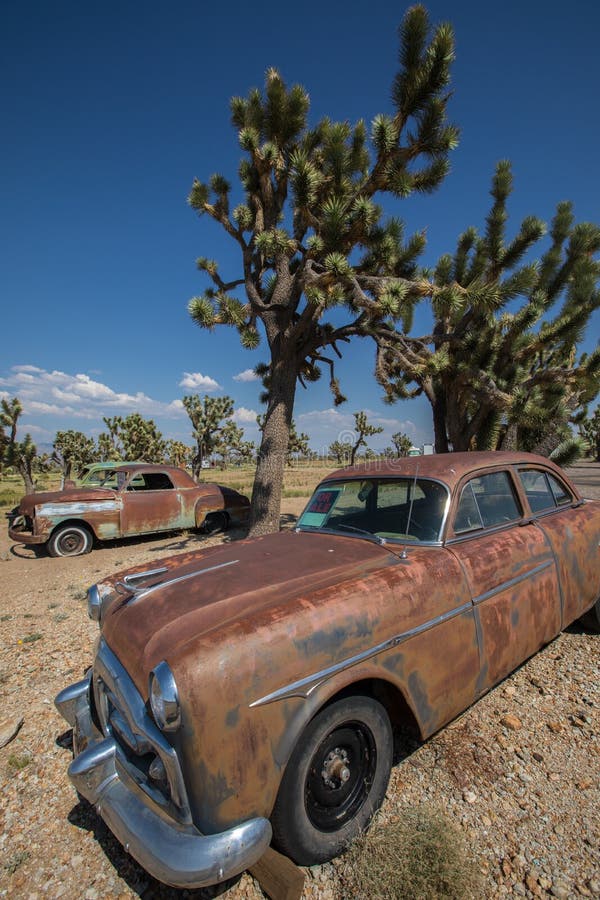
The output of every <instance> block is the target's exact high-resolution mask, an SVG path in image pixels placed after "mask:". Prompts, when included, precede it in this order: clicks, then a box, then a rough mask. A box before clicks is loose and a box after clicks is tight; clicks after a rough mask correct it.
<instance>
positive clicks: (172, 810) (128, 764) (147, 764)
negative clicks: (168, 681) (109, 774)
mask: <svg viewBox="0 0 600 900" xmlns="http://www.w3.org/2000/svg"><path fill="white" fill-rule="evenodd" d="M92 684H93V698H92V699H93V707H94V711H95V716H96V717H97V719H98V724H99V725H100V730H101V731H102V733H103V734H104V735H105V736H106V737H112V738H113V740H114V741H115V743H116V746H117V753H116V762H117V766H120V768H121V770H122V771H124V773H125V774H126V775H127V776H129V778H130V779H131V780H132V781H133V782H134V783H135V785H137V787H138V788H139V789H140V790H141V791H143V792H144V794H146V795H147V796H148V797H150V798H151V799H152V800H153V801H154V802H155V803H156V804H158V805H159V806H160V807H161V808H163V809H166V810H167V811H168V812H169V814H170V815H173V816H174V817H175V818H177V819H178V820H180V821H181V822H189V821H190V815H189V806H188V803H187V795H186V792H185V787H184V784H183V777H182V774H181V769H180V766H179V760H178V758H177V754H176V753H175V750H174V749H173V747H171V745H170V744H169V743H168V741H167V740H166V738H165V736H164V735H163V734H162V732H161V731H160V730H159V729H158V728H157V726H156V724H155V722H154V721H153V719H152V718H151V717H150V716H149V714H148V711H147V709H146V705H145V703H144V701H143V699H142V697H141V695H140V693H139V692H138V690H137V688H136V687H135V685H134V683H133V681H132V680H131V678H130V677H129V675H128V674H127V672H126V670H125V669H124V667H123V666H122V665H121V663H120V662H119V660H118V659H117V657H116V656H115V654H114V653H113V652H112V650H110V648H109V647H108V645H107V644H106V642H105V641H103V640H101V641H100V645H99V648H98V654H97V656H96V660H95V662H94V673H93V678H92Z"/></svg>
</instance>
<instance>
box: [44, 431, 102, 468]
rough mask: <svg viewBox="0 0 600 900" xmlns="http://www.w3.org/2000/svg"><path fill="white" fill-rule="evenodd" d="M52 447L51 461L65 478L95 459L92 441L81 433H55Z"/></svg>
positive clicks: (94, 448)
mask: <svg viewBox="0 0 600 900" xmlns="http://www.w3.org/2000/svg"><path fill="white" fill-rule="evenodd" d="M52 447H53V452H52V460H53V461H54V462H56V463H58V465H59V466H60V467H61V469H62V473H63V476H64V477H65V478H70V477H71V473H72V471H73V470H75V471H79V470H80V469H81V467H82V466H85V465H86V464H87V463H91V462H94V460H95V459H96V447H95V444H94V441H93V439H92V438H90V437H87V436H86V435H85V434H84V433H83V432H82V431H57V432H56V437H55V438H54V443H53V445H52Z"/></svg>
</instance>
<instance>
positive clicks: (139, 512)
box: [121, 489, 185, 536]
mask: <svg viewBox="0 0 600 900" xmlns="http://www.w3.org/2000/svg"><path fill="white" fill-rule="evenodd" d="M122 496H123V511H122V513H121V533H122V535H123V536H125V535H128V534H144V533H146V532H152V531H171V530H173V529H177V528H182V527H185V526H184V525H183V523H182V516H181V497H180V492H179V491H177V490H172V489H169V490H161V491H124V492H123V495H122Z"/></svg>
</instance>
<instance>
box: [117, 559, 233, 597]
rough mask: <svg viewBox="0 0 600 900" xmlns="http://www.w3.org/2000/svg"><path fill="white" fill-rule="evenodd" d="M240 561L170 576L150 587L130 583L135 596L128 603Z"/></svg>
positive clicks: (231, 561)
mask: <svg viewBox="0 0 600 900" xmlns="http://www.w3.org/2000/svg"><path fill="white" fill-rule="evenodd" d="M237 563H239V559H232V560H230V561H229V562H224V563H219V564H218V565H216V566H209V567H208V568H207V569H199V570H198V571H197V572H189V573H188V574H187V575H179V576H178V577H177V578H169V579H167V580H166V581H159V582H158V583H157V584H152V585H150V587H148V588H144V589H141V590H140V589H139V588H133V587H132V586H131V585H129V586H128V587H129V590H133V591H134V592H135V593H134V596H133V597H132V598H131V599H130V600H128V601H127V603H129V604H132V603H135V602H136V601H137V600H141V599H142V597H147V596H148V594H151V593H152V592H153V591H157V590H159V589H160V588H164V587H170V586H171V585H172V584H181V582H183V581H190V580H191V579H192V578H198V577H199V576H200V575H206V573H207V572H216V570H217V569H226V568H227V566H235V565H237Z"/></svg>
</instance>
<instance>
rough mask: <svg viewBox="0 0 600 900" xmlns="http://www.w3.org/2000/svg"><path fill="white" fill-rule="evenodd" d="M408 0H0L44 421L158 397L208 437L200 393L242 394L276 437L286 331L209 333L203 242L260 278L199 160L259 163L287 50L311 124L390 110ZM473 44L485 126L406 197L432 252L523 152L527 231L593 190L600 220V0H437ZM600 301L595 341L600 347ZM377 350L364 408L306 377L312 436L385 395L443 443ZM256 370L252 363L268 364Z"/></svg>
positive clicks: (461, 101)
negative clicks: (250, 345)
mask: <svg viewBox="0 0 600 900" xmlns="http://www.w3.org/2000/svg"><path fill="white" fill-rule="evenodd" d="M405 8H406V7H403V6H402V5H400V6H399V5H398V4H393V3H388V2H377V0H375V2H372V3H371V4H369V5H368V6H367V5H365V4H359V3H357V2H353V0H344V2H342V0H332V2H327V0H326V2H323V0H321V2H319V3H318V4H317V3H316V2H314V0H308V2H304V3H303V4H301V5H300V6H298V5H295V6H291V5H290V6H285V5H284V6H281V5H280V6H279V7H276V8H275V7H273V5H272V4H267V3H264V2H262V0H255V2H253V3H251V4H248V3H238V2H237V0H233V2H232V0H230V2H229V3H227V4H225V3H223V4H213V5H211V6H210V7H208V6H207V5H206V4H201V3H191V2H177V0H175V2H173V3H171V4H166V3H159V2H155V0H148V2H145V3H141V2H132V0H122V2H118V3H117V2H114V0H108V2H104V3H102V4H100V3H81V2H79V0H77V2H74V0H57V2H56V3H52V4H51V3H48V2H40V0H21V2H16V0H7V2H5V3H4V4H3V5H2V10H1V12H0V75H1V77H0V104H1V107H0V108H1V115H2V124H3V128H2V131H3V137H2V142H1V143H0V154H1V159H2V165H1V166H0V292H1V294H0V296H1V301H2V322H3V340H2V355H1V358H0V392H1V393H2V394H3V395H6V396H15V395H17V396H19V397H20V398H21V400H22V402H23V405H24V410H25V412H24V415H23V417H22V424H23V431H25V430H28V431H30V432H31V434H32V436H33V437H34V439H35V440H36V441H37V442H38V443H40V444H43V443H48V442H51V441H52V439H53V437H54V435H55V433H56V431H57V430H59V429H61V430H62V429H66V428H76V429H79V430H82V431H85V432H86V433H88V434H90V435H94V436H96V435H97V434H98V433H99V431H101V430H102V428H103V425H102V416H103V415H117V414H120V415H127V414H128V413H130V412H134V411H139V412H141V413H142V414H143V415H146V416H148V417H152V418H154V419H155V421H156V422H157V423H158V424H159V427H160V428H161V430H162V431H163V434H164V435H165V436H167V437H173V438H177V439H180V440H183V441H186V442H187V443H190V442H191V433H190V425H189V420H188V419H187V417H186V415H185V413H184V412H183V411H182V409H181V397H182V396H183V395H184V394H186V393H200V394H204V393H205V392H210V393H214V394H219V393H226V394H229V395H230V396H232V397H233V398H234V399H235V403H236V418H237V420H238V421H239V422H240V423H241V424H242V425H244V427H245V428H246V436H247V437H248V438H253V439H256V437H257V432H256V428H255V425H254V418H255V413H256V412H257V411H260V405H259V403H258V394H259V389H260V385H259V384H258V383H257V382H255V381H252V380H248V379H249V377H250V376H249V374H248V370H250V369H251V368H252V367H253V366H254V365H256V363H257V362H258V361H260V360H262V359H264V358H265V353H266V351H265V349H264V348H263V349H262V350H261V348H259V349H258V350H257V351H256V352H248V351H245V350H243V349H242V348H241V347H240V345H239V342H238V339H237V337H236V334H235V332H233V331H230V330H229V329H216V330H215V331H214V332H212V333H208V332H205V331H202V330H200V329H199V328H198V327H197V326H195V325H194V324H193V323H192V321H191V320H190V318H189V316H188V313H187V303H188V301H189V299H190V298H191V297H192V296H194V295H195V294H200V293H202V291H203V288H204V287H205V282H204V281H203V280H202V276H201V275H200V273H198V272H197V271H196V267H195V260H196V258H197V257H198V256H207V257H210V258H214V259H217V260H218V261H219V262H220V270H221V272H222V274H223V276H224V277H226V278H227V279H229V278H235V277H238V273H239V268H238V259H237V255H236V251H235V247H233V246H232V245H231V243H230V242H229V241H228V240H227V239H226V238H225V236H224V235H222V234H221V233H220V230H219V228H218V227H217V226H216V225H215V224H214V223H213V222H211V221H210V220H207V219H199V218H198V217H197V216H196V214H195V213H193V212H192V210H191V209H190V208H189V207H188V206H187V203H186V198H187V195H188V193H189V189H190V187H191V184H192V180H193V178H194V177H198V178H200V179H201V180H205V179H207V178H208V177H209V176H210V175H211V174H212V173H213V172H215V171H220V172H222V173H223V174H224V175H226V176H227V177H229V178H230V180H235V173H236V171H237V165H238V161H239V158H240V156H241V151H240V150H239V148H238V146H237V142H236V138H235V134H234V131H233V129H232V128H231V126H230V123H229V105H228V104H229V98H230V97H231V96H232V95H236V94H246V93H247V91H248V89H249V88H251V87H253V86H261V85H262V83H263V76H264V72H265V70H266V69H267V68H268V67H270V66H276V67H277V68H279V70H280V71H281V73H282V75H283V76H284V78H285V79H286V81H287V82H288V83H293V82H300V83H301V84H303V85H304V86H305V87H306V88H307V90H308V92H309V94H310V96H311V101H312V107H311V120H312V121H313V122H314V121H316V120H317V119H318V118H320V117H321V116H323V115H329V116H331V117H332V118H333V119H348V120H350V121H352V122H354V121H356V120H357V119H359V118H364V119H365V120H366V121H367V122H370V121H371V119H372V118H373V117H374V115H375V114H377V113H378V112H384V111H389V109H390V100H389V97H390V87H391V83H392V79H393V77H394V74H395V71H396V60H397V46H398V43H397V26H398V24H399V22H400V20H401V18H402V15H403V13H404V10H405ZM427 8H428V10H429V12H430V15H431V18H432V21H434V22H439V21H450V22H451V23H452V24H453V26H454V29H455V35H456V42H457V59H456V63H455V65H454V69H453V89H454V96H453V98H452V101H451V103H450V116H451V118H452V120H453V121H455V122H456V123H457V124H458V125H459V126H460V128H461V141H460V146H459V148H458V150H456V151H455V152H454V153H453V154H452V172H451V174H450V176H449V177H448V179H447V180H446V182H445V183H444V185H443V186H442V188H441V189H439V190H438V191H437V192H436V193H435V194H433V195H431V196H428V197H417V198H411V199H410V200H408V201H403V202H398V203H397V204H396V205H395V206H394V207H393V211H394V213H395V214H397V215H399V216H401V217H402V218H403V219H404V220H405V222H406V226H407V231H408V232H412V231H416V230H419V229H423V228H426V229H427V236H428V247H427V251H426V253H425V255H424V257H423V262H424V263H425V264H428V263H433V262H434V261H435V260H436V259H437V257H438V256H439V255H440V254H441V253H443V252H447V251H452V250H453V248H454V245H455V241H456V238H457V236H458V235H459V233H460V232H462V231H463V230H464V228H466V227H467V226H469V225H476V226H480V225H482V224H483V221H484V218H485V215H486V213H487V210H488V208H489V194H488V191H489V185H490V179H491V175H492V172H493V169H494V166H495V163H496V162H497V161H498V160H499V159H502V158H509V159H510V160H511V161H512V163H513V174H514V181H515V190H514V194H513V199H512V202H511V207H510V210H511V223H510V226H509V229H511V228H512V229H514V230H516V229H517V228H518V225H519V223H520V220H521V219H522V218H523V217H524V216H525V215H528V214H535V215H538V216H540V217H541V218H543V219H545V220H549V219H550V218H551V217H552V215H553V212H554V209H555V206H556V203H557V202H558V201H560V200H563V199H570V200H572V201H573V202H574V204H575V214H576V217H577V219H578V220H588V221H596V222H598V221H600V212H599V210H600V202H599V201H600V185H599V182H598V178H597V158H598V146H599V137H600V121H599V116H598V111H599V104H598V94H597V90H598V86H597V78H596V76H595V74H594V73H595V60H596V56H597V47H596V41H597V34H598V33H599V31H600V6H598V5H597V4H595V3H592V2H582V0H578V2H575V3H573V4H570V5H569V6H566V5H565V4H558V3H556V2H554V3H553V2H541V0H524V2H519V3H517V2H514V0H508V2H504V3H502V4H489V3H486V2H481V0H480V2H477V3H476V2H471V0H464V2H461V0H455V2H452V3H450V2H443V0H436V2H434V3H430V4H428V5H427ZM599 325H600V319H599V318H598V316H597V315H596V317H595V318H594V320H593V322H592V325H591V327H590V329H589V330H588V335H587V338H586V347H587V348H588V349H590V348H591V347H592V346H595V345H596V343H597V340H598V333H599V332H600V328H599ZM372 370H373V348H372V346H371V345H370V344H369V343H368V342H367V341H358V342H356V343H355V344H354V345H351V346H350V347H349V348H348V349H347V350H346V353H345V357H344V360H343V361H342V362H341V364H340V365H339V368H338V371H339V376H340V380H341V382H342V389H343V391H344V393H345V394H346V396H347V397H348V403H347V404H345V406H344V407H341V408H339V410H337V411H333V410H332V402H331V397H330V395H329V392H328V389H327V385H326V381H327V379H323V383H322V384H317V385H314V386H310V387H309V389H308V390H307V391H304V390H302V389H301V388H299V391H298V397H297V403H296V412H295V418H296V421H297V423H298V425H299V426H300V428H301V429H302V430H304V431H307V432H308V433H309V435H310V437H311V443H312V446H313V447H314V448H315V449H320V448H322V447H324V446H327V445H328V444H329V443H330V442H331V441H332V440H334V439H336V438H337V437H338V436H339V435H340V434H342V436H343V435H344V434H347V433H348V431H349V430H350V431H351V427H352V421H353V417H352V413H353V411H355V410H358V409H367V410H369V411H370V413H371V417H372V418H373V420H376V421H378V422H380V423H381V424H383V425H384V427H385V432H384V434H383V435H381V436H380V437H379V438H377V439H376V440H375V441H374V445H375V446H384V445H385V444H386V443H389V437H390V435H391V434H392V433H393V432H394V431H398V430H402V431H406V432H408V433H409V434H410V436H411V438H412V439H413V441H414V442H415V443H416V444H421V443H423V442H424V441H428V440H431V437H432V426H431V416H430V412H429V408H428V406H427V404H426V403H425V402H423V401H411V402H404V403H398V404H396V405H395V406H392V407H390V406H386V405H384V404H383V403H382V401H381V391H380V390H379V388H378V387H377V385H376V384H375V382H374V380H373V378H372ZM243 373H246V374H245V375H244V374H243Z"/></svg>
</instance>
